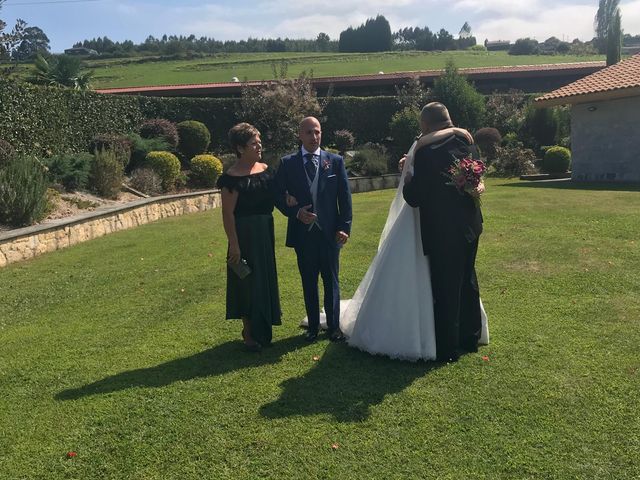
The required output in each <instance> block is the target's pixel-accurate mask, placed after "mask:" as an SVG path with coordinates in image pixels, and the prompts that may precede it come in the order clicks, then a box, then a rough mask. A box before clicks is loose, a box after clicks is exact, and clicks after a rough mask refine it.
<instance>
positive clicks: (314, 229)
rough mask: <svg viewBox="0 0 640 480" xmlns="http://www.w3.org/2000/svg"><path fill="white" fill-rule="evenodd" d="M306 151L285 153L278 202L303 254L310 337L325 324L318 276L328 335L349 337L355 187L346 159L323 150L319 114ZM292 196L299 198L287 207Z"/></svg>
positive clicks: (306, 135) (305, 137)
mask: <svg viewBox="0 0 640 480" xmlns="http://www.w3.org/2000/svg"><path fill="white" fill-rule="evenodd" d="M298 137H299V138H300V142H301V143H302V145H301V147H300V150H298V151H297V152H295V153H292V154H291V155H287V156H286V157H283V158H282V160H281V162H280V167H279V168H278V172H277V173H276V182H275V183H276V190H277V194H276V206H277V207H278V209H279V210H280V211H281V212H282V213H283V214H284V215H286V216H287V217H288V218H289V222H288V226H287V241H286V245H287V246H288V247H293V248H294V249H295V251H296V256H297V258H298V269H299V270H300V277H301V278H302V290H303V292H304V303H305V308H306V310H307V318H308V319H309V329H308V331H307V335H306V338H307V340H308V341H310V342H313V341H315V340H316V338H317V337H318V329H319V326H320V302H319V298H318V275H320V276H322V283H323V285H324V310H325V312H326V315H327V327H328V330H327V333H328V334H329V338H330V339H331V340H332V341H341V340H344V336H343V334H342V331H341V330H340V284H339V281H338V273H339V254H340V248H341V247H342V246H343V245H344V244H345V243H346V242H347V240H348V239H349V234H350V232H351V216H352V214H351V191H350V189H349V181H348V179H347V172H346V170H345V167H344V160H343V159H342V157H341V156H339V155H334V154H332V153H329V152H326V151H324V150H322V149H321V148H320V141H321V139H322V129H321V127H320V122H319V121H318V120H317V119H316V118H314V117H307V118H305V119H303V120H302V122H300V128H299V130H298ZM287 195H291V196H293V197H295V198H296V200H297V201H298V203H297V205H295V206H288V205H287Z"/></svg>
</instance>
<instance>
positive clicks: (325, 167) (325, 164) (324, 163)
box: [322, 158, 331, 172]
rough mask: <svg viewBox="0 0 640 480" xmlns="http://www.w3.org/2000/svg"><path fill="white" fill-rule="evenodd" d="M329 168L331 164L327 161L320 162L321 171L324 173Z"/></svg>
mask: <svg viewBox="0 0 640 480" xmlns="http://www.w3.org/2000/svg"><path fill="white" fill-rule="evenodd" d="M330 168H331V162H330V161H329V160H327V159H326V158H325V159H324V160H322V169H323V170H324V171H325V172H326V171H327V170H329V169H330Z"/></svg>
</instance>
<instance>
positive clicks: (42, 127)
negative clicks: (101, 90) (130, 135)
mask: <svg viewBox="0 0 640 480" xmlns="http://www.w3.org/2000/svg"><path fill="white" fill-rule="evenodd" d="M137 102H138V100H137V99H136V98H135V97H125V96H116V95H102V94H98V93H93V92H82V91H77V90H71V89H63V88H54V87H41V86H36V85H30V84H26V83H16V82H12V81H6V80H0V137H2V138H3V139H4V140H6V141H7V142H9V143H10V144H11V145H13V147H14V148H15V149H16V151H18V152H21V153H30V154H36V155H42V154H45V155H50V154H56V153H65V152H69V151H75V152H80V151H84V150H85V149H86V148H87V145H88V144H89V142H90V141H91V139H92V138H93V137H94V136H95V135H97V134H99V133H103V132H110V133H126V132H131V131H133V130H134V129H135V128H136V127H137V125H139V124H140V122H141V121H142V120H143V119H144V116H143V114H142V112H141V109H140V108H139V107H138V106H137V105H136V104H137Z"/></svg>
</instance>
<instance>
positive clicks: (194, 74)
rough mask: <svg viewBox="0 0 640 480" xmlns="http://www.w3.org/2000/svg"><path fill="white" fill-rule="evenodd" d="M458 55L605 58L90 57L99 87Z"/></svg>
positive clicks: (493, 61) (486, 63) (433, 61)
mask: <svg viewBox="0 0 640 480" xmlns="http://www.w3.org/2000/svg"><path fill="white" fill-rule="evenodd" d="M450 58H453V60H454V61H455V63H456V65H457V66H458V67H460V68H464V67H492V66H501V65H538V64H543V63H566V62H587V61H593V60H603V59H604V57H603V56H600V55H596V56H581V57H578V56H569V55H526V56H514V55H508V54H507V53H506V52H468V51H465V52H462V51H451V52H385V53H375V54H364V53H352V54H345V53H263V54H260V53H250V54H222V55H216V56H212V57H205V58H197V59H191V60H159V59H152V58H144V57H138V58H130V59H109V60H102V59H96V60H88V61H87V65H88V66H89V67H91V68H92V69H94V71H95V80H94V82H93V85H94V87H95V88H113V87H135V86H150V85H174V84H192V83H211V82H228V81H231V79H232V78H233V77H237V78H238V79H240V80H241V81H242V80H245V79H246V80H265V79H270V78H273V77H274V73H273V69H274V65H275V66H277V67H278V68H279V67H280V64H281V63H282V62H286V65H287V75H288V76H297V75H299V74H300V73H301V72H303V71H306V72H307V73H309V72H312V73H313V76H314V77H327V76H349V75H362V74H372V73H378V72H380V71H383V72H385V73H391V72H402V71H416V70H431V69H439V68H443V67H444V66H445V63H446V62H447V60H448V59H450Z"/></svg>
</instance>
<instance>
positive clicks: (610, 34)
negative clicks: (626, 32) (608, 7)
mask: <svg viewBox="0 0 640 480" xmlns="http://www.w3.org/2000/svg"><path fill="white" fill-rule="evenodd" d="M621 20H622V19H621V17H620V9H618V10H617V11H616V13H615V15H614V17H613V20H612V21H611V24H610V25H609V30H608V31H607V66H609V65H614V64H616V63H618V62H619V61H620V55H621V53H622V27H621Z"/></svg>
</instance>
